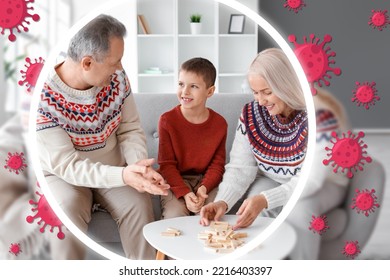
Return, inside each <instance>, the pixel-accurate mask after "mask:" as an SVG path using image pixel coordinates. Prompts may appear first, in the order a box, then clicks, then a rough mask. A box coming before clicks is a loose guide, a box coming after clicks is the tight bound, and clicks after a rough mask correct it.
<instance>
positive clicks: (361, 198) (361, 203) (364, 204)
mask: <svg viewBox="0 0 390 280" xmlns="http://www.w3.org/2000/svg"><path fill="white" fill-rule="evenodd" d="M355 192H356V195H355V197H354V198H353V199H352V205H351V208H352V209H355V210H356V211H357V212H358V214H360V212H362V213H364V215H365V216H366V217H368V215H369V213H373V212H375V209H376V208H379V203H378V200H377V199H378V198H377V197H376V196H375V194H374V193H375V190H374V189H371V191H370V190H368V189H365V190H362V191H360V190H359V189H356V190H355Z"/></svg>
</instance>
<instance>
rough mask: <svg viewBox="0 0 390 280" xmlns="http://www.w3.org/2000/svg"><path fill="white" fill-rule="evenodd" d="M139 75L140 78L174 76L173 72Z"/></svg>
mask: <svg viewBox="0 0 390 280" xmlns="http://www.w3.org/2000/svg"><path fill="white" fill-rule="evenodd" d="M138 77H140V78H154V77H173V73H162V74H146V73H139V74H138Z"/></svg>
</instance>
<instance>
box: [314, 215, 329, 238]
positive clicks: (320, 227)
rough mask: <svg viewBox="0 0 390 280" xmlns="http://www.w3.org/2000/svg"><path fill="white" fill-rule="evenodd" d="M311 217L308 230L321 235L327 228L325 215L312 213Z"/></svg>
mask: <svg viewBox="0 0 390 280" xmlns="http://www.w3.org/2000/svg"><path fill="white" fill-rule="evenodd" d="M311 217H312V220H311V222H310V227H309V230H311V231H313V232H314V233H318V234H319V235H322V234H323V233H324V232H326V230H327V229H329V226H328V220H327V218H326V215H322V216H318V217H316V216H314V215H313V216H311Z"/></svg>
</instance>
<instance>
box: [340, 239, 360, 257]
mask: <svg viewBox="0 0 390 280" xmlns="http://www.w3.org/2000/svg"><path fill="white" fill-rule="evenodd" d="M341 252H342V253H343V255H345V256H346V257H347V258H351V259H354V258H356V257H357V256H358V255H359V254H360V253H361V251H360V247H359V242H357V241H346V242H345V245H344V248H343V250H342V251H341Z"/></svg>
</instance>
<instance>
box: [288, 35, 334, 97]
mask: <svg viewBox="0 0 390 280" xmlns="http://www.w3.org/2000/svg"><path fill="white" fill-rule="evenodd" d="M288 40H289V41H290V42H291V43H294V46H295V49H294V53H295V55H296V56H297V58H298V60H299V62H300V63H301V65H302V68H303V70H304V71H305V74H306V78H307V80H308V82H309V83H310V88H311V93H312V94H313V95H316V94H317V90H316V89H315V88H314V83H317V84H318V86H320V87H322V82H323V83H325V85H326V86H329V85H330V82H329V81H328V80H326V78H328V79H331V76H330V75H329V74H328V72H333V73H334V74H335V75H337V76H339V75H340V74H341V69H340V68H332V67H330V66H329V65H330V64H334V63H335V61H334V60H333V59H331V57H334V56H336V53H335V52H333V51H330V47H329V46H327V47H325V44H326V43H329V42H331V41H332V36H330V35H325V36H324V40H323V41H322V43H319V41H320V39H319V38H316V37H315V35H314V34H310V41H309V42H308V41H307V37H306V36H304V37H303V40H304V43H303V44H298V43H297V38H296V36H295V35H293V34H291V35H289V36H288Z"/></svg>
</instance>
